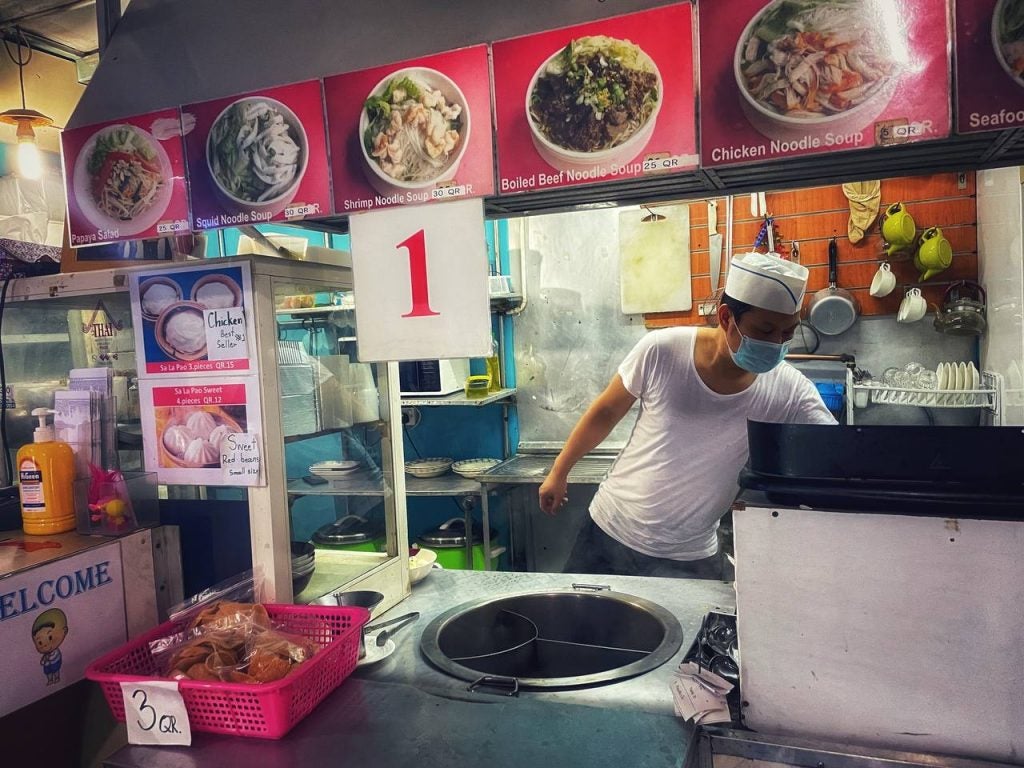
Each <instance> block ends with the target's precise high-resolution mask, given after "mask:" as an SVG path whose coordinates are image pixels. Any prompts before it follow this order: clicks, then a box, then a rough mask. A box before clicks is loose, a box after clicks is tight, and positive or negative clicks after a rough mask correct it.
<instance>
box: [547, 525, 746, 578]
mask: <svg viewBox="0 0 1024 768" xmlns="http://www.w3.org/2000/svg"><path fill="white" fill-rule="evenodd" d="M562 572H563V573H589V574H602V573H606V574H615V575H618V576H667V577H670V578H677V579H714V580H718V581H722V580H724V579H725V578H726V577H727V576H728V575H729V572H731V568H728V562H727V561H726V558H725V553H724V551H723V550H722V548H721V547H719V550H718V552H716V553H715V554H713V555H711V557H705V558H702V559H700V560H669V559H667V558H664V557H651V556H650V555H644V554H642V553H640V552H637V551H636V550H635V549H630V548H629V547H627V546H626V545H625V544H621V543H619V542H618V541H616V540H615V539H613V538H612V537H611V536H609V535H608V534H607V533H605V532H604V531H602V530H601V527H600V526H599V525H598V524H597V523H595V522H594V519H593V518H592V517H590V515H587V519H586V521H585V522H584V523H583V528H582V529H581V530H580V532H579V535H578V536H577V537H576V543H575V544H573V547H572V552H571V553H570V554H569V559H568V560H567V561H566V563H565V567H564V568H563V569H562Z"/></svg>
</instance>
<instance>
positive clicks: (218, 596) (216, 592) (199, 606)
mask: <svg viewBox="0 0 1024 768" xmlns="http://www.w3.org/2000/svg"><path fill="white" fill-rule="evenodd" d="M262 584H263V571H262V569H260V568H256V569H254V570H248V571H242V572H241V573H239V574H236V575H234V576H231V577H230V578H227V579H225V580H224V581H221V582H218V583H217V584H214V585H213V586H212V587H208V588H206V589H204V590H203V591H202V592H197V593H196V594H194V595H192V597H189V598H186V599H185V600H183V601H182V602H180V603H178V604H177V605H174V606H172V607H171V608H170V609H169V610H168V615H167V617H168V618H169V619H170V620H171V621H182V620H188V621H189V622H192V621H193V620H194V619H195V617H196V616H197V615H198V614H200V613H201V612H202V611H203V610H204V609H206V608H209V607H210V606H213V605H215V604H216V603H219V602H222V601H225V600H227V601H234V602H237V603H262V602H263V594H262V592H263V590H262V588H261V585H262Z"/></svg>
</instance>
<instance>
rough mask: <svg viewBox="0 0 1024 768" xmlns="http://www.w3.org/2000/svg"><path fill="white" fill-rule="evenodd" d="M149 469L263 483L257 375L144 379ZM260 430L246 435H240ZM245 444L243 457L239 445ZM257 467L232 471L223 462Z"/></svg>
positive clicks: (197, 478) (207, 480) (174, 477)
mask: <svg viewBox="0 0 1024 768" xmlns="http://www.w3.org/2000/svg"><path fill="white" fill-rule="evenodd" d="M139 407H140V410H141V416H142V444H143V449H144V453H145V457H146V471H148V472H156V473H157V479H158V480H159V482H161V483H171V484H176V483H184V484H196V485H262V484H263V483H264V482H265V481H264V479H263V472H262V471H261V469H260V465H261V458H260V457H261V453H262V452H261V450H260V444H261V440H260V437H259V436H260V435H261V434H262V424H261V421H260V387H259V379H258V378H256V377H255V376H229V377H225V378H222V379H217V380H216V381H211V380H210V379H199V378H189V377H182V378H179V379H175V380H174V381H173V382H171V381H162V380H154V379H140V380H139ZM243 435H249V436H255V439H253V438H252V437H249V438H241V437H240V436H243ZM241 444H245V445H246V446H247V448H248V451H247V453H246V455H243V456H241V457H239V456H238V455H237V454H238V450H237V448H236V446H237V445H241ZM243 462H244V463H249V464H250V465H251V466H252V467H254V469H255V471H253V472H245V471H241V472H238V473H228V472H226V471H225V469H224V467H223V466H222V464H224V463H232V464H233V465H235V464H238V465H241V466H244V465H243Z"/></svg>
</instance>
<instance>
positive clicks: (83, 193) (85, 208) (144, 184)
mask: <svg viewBox="0 0 1024 768" xmlns="http://www.w3.org/2000/svg"><path fill="white" fill-rule="evenodd" d="M60 143H61V150H62V152H63V156H64V178H65V184H66V186H67V196H68V225H69V229H70V232H71V245H74V246H79V245H94V244H97V243H109V242H113V241H116V240H141V239H145V238H152V237H157V236H160V235H169V234H174V233H179V232H188V231H189V221H188V218H189V217H188V198H187V196H186V192H185V160H184V156H183V154H182V149H181V121H180V119H179V115H178V110H177V109H165V110H162V111H160V112H151V113H150V114H148V115H139V116H137V117H126V118H124V119H122V120H113V121H110V122H106V123H99V124H97V125H87V126H84V127H82V128H73V129H71V130H67V131H64V133H63V134H62V135H61V140H60Z"/></svg>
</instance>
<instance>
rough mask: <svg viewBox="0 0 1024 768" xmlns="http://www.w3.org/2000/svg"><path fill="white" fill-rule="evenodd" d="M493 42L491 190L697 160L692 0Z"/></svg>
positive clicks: (686, 165) (690, 164) (669, 168)
mask: <svg viewBox="0 0 1024 768" xmlns="http://www.w3.org/2000/svg"><path fill="white" fill-rule="evenodd" d="M491 50H492V56H493V64H494V109H495V118H496V123H497V147H498V190H497V191H498V194H500V195H508V194H515V193H518V192H531V191H535V190H538V189H547V188H555V187H569V186H576V185H580V184H588V183H594V182H599V181H615V180H617V179H634V178H638V177H642V176H648V175H656V174H659V173H666V172H668V173H671V172H673V171H684V170H692V169H693V168H696V167H697V159H698V158H697V124H696V123H697V120H696V115H695V108H696V102H695V95H694V72H693V66H694V62H693V59H694V52H693V8H692V5H691V4H690V3H677V4H675V5H669V6H665V7H662V8H653V9H651V10H649V11H640V12H638V13H631V14H626V15H623V16H615V17H612V18H608V19H602V20H600V21H594V22H589V23H586V24H580V25H577V26H573V27H566V28H564V29H558V30H554V31H549V32H541V33H539V34H533V35H527V36H525V37H518V38H514V39H511V40H504V41H501V42H497V43H494V44H493V45H492V46H491Z"/></svg>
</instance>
